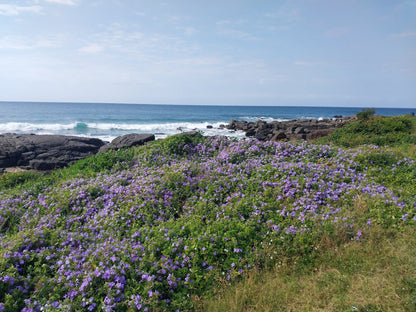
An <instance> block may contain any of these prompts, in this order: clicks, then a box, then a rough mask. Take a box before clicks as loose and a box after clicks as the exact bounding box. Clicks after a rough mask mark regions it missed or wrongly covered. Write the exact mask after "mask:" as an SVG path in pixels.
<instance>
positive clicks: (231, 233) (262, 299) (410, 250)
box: [0, 116, 416, 311]
mask: <svg viewBox="0 0 416 312" xmlns="http://www.w3.org/2000/svg"><path fill="white" fill-rule="evenodd" d="M379 123H381V124H382V125H388V127H389V129H390V131H388V133H386V132H385V131H384V130H385V129H384V128H383V127H385V126H378V125H379ZM403 124H404V125H405V126H403ZM377 127H381V128H382V129H381V130H377V131H380V132H374V131H376V129H378V128H377ZM359 129H361V130H359ZM368 129H373V130H371V131H373V132H371V133H367V131H370V130H368ZM392 129H393V130H392ZM383 131H384V132H383ZM393 132H394V133H396V134H392V133H393ZM397 133H400V134H397ZM384 134H385V135H384ZM379 135H380V136H381V138H378V139H377V140H379V141H377V143H378V145H373V144H374V143H376V142H375V141H374V140H375V137H377V136H379ZM415 135H416V131H415V118H414V117H411V116H403V117H390V118H381V117H373V118H371V117H370V118H368V120H367V119H366V120H357V121H356V122H354V123H352V124H351V126H350V125H349V126H348V127H345V128H341V129H338V130H336V131H335V132H334V133H333V134H332V136H331V137H329V138H328V139H327V140H329V141H333V142H329V141H328V142H326V143H323V142H321V143H316V144H312V143H307V142H281V143H275V142H259V141H256V140H241V141H235V140H231V139H227V138H224V137H212V138H210V137H202V136H199V135H197V136H194V137H191V136H187V135H182V136H174V137H170V138H167V139H165V140H160V141H155V142H151V143H149V144H147V145H146V146H142V147H137V148H131V149H128V150H123V151H118V152H113V151H110V152H108V153H106V154H99V155H96V156H93V157H90V158H88V159H85V160H82V161H79V162H78V163H76V164H75V165H73V166H71V167H68V168H65V169H62V170H58V171H55V172H53V173H52V174H51V175H48V176H41V175H39V174H36V173H31V172H30V173H16V174H5V175H2V176H0V189H1V190H0V311H20V310H22V311H40V310H42V311H101V310H103V311H176V310H181V311H187V310H210V311H242V310H243V311H267V310H269V311H279V310H280V311H289V310H292V311H313V310H321V311H325V310H328V311H401V310H409V311H410V310H412V309H414V308H415V307H416V254H415V253H416V248H414V247H415V244H416V239H415V225H416V184H415V180H416V153H415V151H416V148H415V146H414V141H412V140H414V138H415V137H416V136H415ZM391 136H394V138H395V140H394V142H393V143H394V144H393V143H390V142H391ZM359 137H362V138H364V139H361V140H359V139H358V138H359ZM365 138H368V139H365ZM348 141H349V144H348V145H346V143H345V142H348ZM361 143H367V145H361ZM357 144H358V145H357ZM369 144H371V145H369ZM340 145H341V146H349V147H350V148H349V149H347V148H345V147H340ZM386 145H389V146H386ZM392 292H393V293H392ZM263 293H264V294H265V295H260V294H263Z"/></svg>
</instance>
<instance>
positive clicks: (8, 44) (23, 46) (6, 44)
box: [0, 36, 62, 50]
mask: <svg viewBox="0 0 416 312" xmlns="http://www.w3.org/2000/svg"><path fill="white" fill-rule="evenodd" d="M61 41H62V38H61V37H60V36H57V37H52V38H51V37H48V38H42V37H39V38H25V37H21V36H6V37H1V45H0V49H1V50H34V49H39V48H55V47H58V46H60V45H61Z"/></svg>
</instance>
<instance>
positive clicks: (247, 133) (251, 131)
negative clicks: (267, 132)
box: [246, 128, 256, 137]
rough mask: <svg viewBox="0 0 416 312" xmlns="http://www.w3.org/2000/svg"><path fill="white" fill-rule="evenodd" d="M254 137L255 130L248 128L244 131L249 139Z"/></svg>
mask: <svg viewBox="0 0 416 312" xmlns="http://www.w3.org/2000/svg"><path fill="white" fill-rule="evenodd" d="M255 135H256V128H250V129H248V130H247V131H246V136H248V137H251V136H255Z"/></svg>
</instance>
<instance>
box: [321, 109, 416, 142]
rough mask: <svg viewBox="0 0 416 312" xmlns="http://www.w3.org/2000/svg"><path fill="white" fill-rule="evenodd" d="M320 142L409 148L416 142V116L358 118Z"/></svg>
mask: <svg viewBox="0 0 416 312" xmlns="http://www.w3.org/2000/svg"><path fill="white" fill-rule="evenodd" d="M318 142H320V143H329V142H332V143H334V144H336V145H340V146H343V147H357V146H359V145H364V144H366V145H377V146H400V147H401V148H403V149H407V148H409V147H411V146H412V145H414V144H416V117H415V116H411V115H404V116H393V117H381V116H373V117H368V118H366V119H358V120H356V121H354V122H351V123H349V124H347V125H345V126H344V127H342V128H339V129H337V130H335V131H334V132H333V133H331V134H330V135H328V136H327V137H324V138H321V139H320V140H319V141H318Z"/></svg>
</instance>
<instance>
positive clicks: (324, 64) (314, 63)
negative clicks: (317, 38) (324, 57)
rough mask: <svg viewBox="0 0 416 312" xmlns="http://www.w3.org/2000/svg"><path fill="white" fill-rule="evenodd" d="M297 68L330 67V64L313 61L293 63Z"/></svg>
mask: <svg viewBox="0 0 416 312" xmlns="http://www.w3.org/2000/svg"><path fill="white" fill-rule="evenodd" d="M293 64H294V65H296V66H304V67H316V66H327V65H329V63H328V62H313V61H302V60H301V61H295V62H294V63H293Z"/></svg>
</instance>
